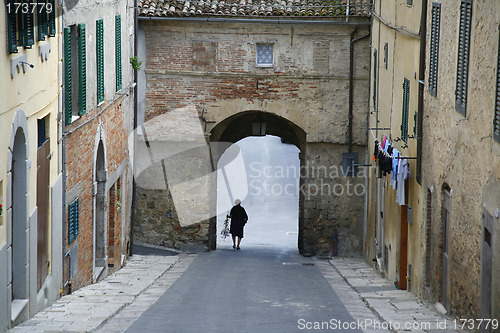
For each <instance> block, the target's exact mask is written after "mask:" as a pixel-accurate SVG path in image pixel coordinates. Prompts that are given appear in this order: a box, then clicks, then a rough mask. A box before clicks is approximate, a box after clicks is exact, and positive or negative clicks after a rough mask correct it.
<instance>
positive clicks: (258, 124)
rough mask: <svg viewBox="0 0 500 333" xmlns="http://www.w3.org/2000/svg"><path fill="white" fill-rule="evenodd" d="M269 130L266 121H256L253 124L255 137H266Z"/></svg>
mask: <svg viewBox="0 0 500 333" xmlns="http://www.w3.org/2000/svg"><path fill="white" fill-rule="evenodd" d="M266 130H267V123H266V122H265V121H255V122H253V123H252V135H253V136H265V135H266Z"/></svg>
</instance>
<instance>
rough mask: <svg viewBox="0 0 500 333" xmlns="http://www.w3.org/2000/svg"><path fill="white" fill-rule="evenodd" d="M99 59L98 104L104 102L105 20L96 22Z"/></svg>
mask: <svg viewBox="0 0 500 333" xmlns="http://www.w3.org/2000/svg"><path fill="white" fill-rule="evenodd" d="M96 32H97V33H96V44H97V47H96V57H97V104H99V103H101V102H103V101H104V40H103V39H104V26H103V20H102V19H101V20H97V22H96Z"/></svg>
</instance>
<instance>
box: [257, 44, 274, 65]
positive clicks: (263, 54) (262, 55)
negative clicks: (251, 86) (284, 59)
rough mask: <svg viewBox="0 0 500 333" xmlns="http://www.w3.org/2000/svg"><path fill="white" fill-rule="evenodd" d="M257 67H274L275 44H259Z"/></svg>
mask: <svg viewBox="0 0 500 333" xmlns="http://www.w3.org/2000/svg"><path fill="white" fill-rule="evenodd" d="M257 65H259V66H272V65H273V44H257Z"/></svg>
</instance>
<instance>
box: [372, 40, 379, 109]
mask: <svg viewBox="0 0 500 333" xmlns="http://www.w3.org/2000/svg"><path fill="white" fill-rule="evenodd" d="M377 66H378V64H377V50H376V49H375V51H373V107H374V108H375V109H377Z"/></svg>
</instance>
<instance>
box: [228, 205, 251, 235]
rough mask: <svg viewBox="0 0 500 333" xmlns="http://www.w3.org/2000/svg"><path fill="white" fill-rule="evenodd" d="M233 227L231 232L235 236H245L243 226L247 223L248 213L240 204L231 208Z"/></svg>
mask: <svg viewBox="0 0 500 333" xmlns="http://www.w3.org/2000/svg"><path fill="white" fill-rule="evenodd" d="M229 216H230V217H231V227H230V229H229V232H230V233H231V234H232V235H233V236H238V237H240V238H243V227H244V226H245V224H246V223H247V220H248V215H247V212H246V211H245V208H243V207H241V206H240V205H239V204H238V205H236V206H234V207H233V208H231V213H230V215H229Z"/></svg>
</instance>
